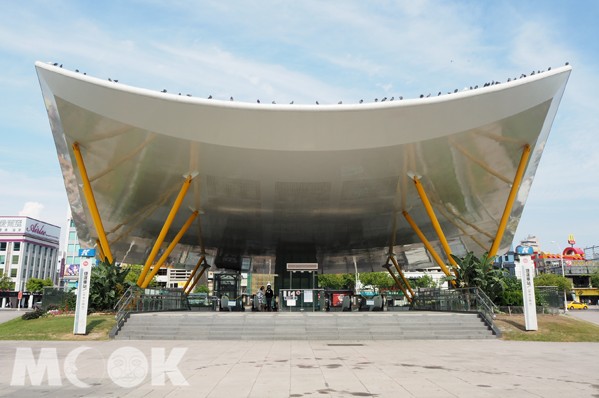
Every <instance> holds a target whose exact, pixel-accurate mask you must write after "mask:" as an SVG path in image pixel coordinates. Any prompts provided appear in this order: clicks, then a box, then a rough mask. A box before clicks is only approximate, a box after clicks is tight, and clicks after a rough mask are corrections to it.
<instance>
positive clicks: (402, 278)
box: [389, 254, 414, 301]
mask: <svg viewBox="0 0 599 398" xmlns="http://www.w3.org/2000/svg"><path fill="white" fill-rule="evenodd" d="M389 258H390V259H391V261H392V262H393V265H395V269H396V270H397V273H398V274H399V276H400V277H401V280H402V281H403V283H404V285H406V289H408V291H409V292H410V294H411V295H412V297H414V291H413V290H412V286H410V282H409V281H408V280H407V279H406V276H405V275H404V274H403V271H402V270H401V267H400V266H399V263H398V262H397V259H396V258H395V255H394V254H389ZM410 301H411V300H410Z"/></svg>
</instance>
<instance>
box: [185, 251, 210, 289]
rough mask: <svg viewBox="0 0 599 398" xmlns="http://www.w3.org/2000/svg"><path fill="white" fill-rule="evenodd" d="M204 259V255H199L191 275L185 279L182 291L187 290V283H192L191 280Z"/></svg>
mask: <svg viewBox="0 0 599 398" xmlns="http://www.w3.org/2000/svg"><path fill="white" fill-rule="evenodd" d="M205 258H206V256H205V255H201V256H200V259H199V260H198V263H197V264H196V266H195V267H194V269H193V271H191V274H190V275H189V278H187V282H185V285H184V286H183V291H185V290H187V286H189V283H190V282H191V281H192V279H193V277H194V275H195V274H196V272H198V268H200V265H201V264H202V263H203V262H204V259H205Z"/></svg>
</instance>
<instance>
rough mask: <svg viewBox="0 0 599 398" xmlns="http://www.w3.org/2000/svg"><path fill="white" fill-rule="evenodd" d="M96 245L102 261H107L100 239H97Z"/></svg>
mask: <svg viewBox="0 0 599 398" xmlns="http://www.w3.org/2000/svg"><path fill="white" fill-rule="evenodd" d="M96 247H97V248H98V254H99V255H100V261H102V262H104V261H106V256H105V255H104V251H102V245H101V244H100V241H99V240H98V239H96Z"/></svg>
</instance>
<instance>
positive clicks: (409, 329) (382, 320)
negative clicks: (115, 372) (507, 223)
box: [115, 311, 495, 340]
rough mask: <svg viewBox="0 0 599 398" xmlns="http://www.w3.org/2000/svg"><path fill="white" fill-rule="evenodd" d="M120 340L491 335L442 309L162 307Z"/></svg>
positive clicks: (127, 328)
mask: <svg viewBox="0 0 599 398" xmlns="http://www.w3.org/2000/svg"><path fill="white" fill-rule="evenodd" d="M115 338H116V339H118V340H422V339H488V338H495V335H494V334H493V332H492V330H491V329H490V328H489V327H488V326H487V325H486V324H485V323H484V322H483V321H482V319H481V318H480V317H479V316H478V315H477V314H464V313H436V312H417V311H409V312H407V311H406V312H403V311H402V312H380V313H359V312H334V313H332V312H328V313H323V312H315V313H299V312H285V313H282V312H277V313H256V312H232V313H226V312H162V313H144V314H132V315H131V316H130V318H129V319H128V320H127V322H126V323H125V324H124V325H123V327H122V328H121V330H120V331H119V332H118V333H117V335H116V336H115Z"/></svg>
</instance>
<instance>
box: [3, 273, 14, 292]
mask: <svg viewBox="0 0 599 398" xmlns="http://www.w3.org/2000/svg"><path fill="white" fill-rule="evenodd" d="M14 288H15V283H14V282H13V281H12V279H11V278H10V277H9V276H8V275H2V277H0V290H14Z"/></svg>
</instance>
